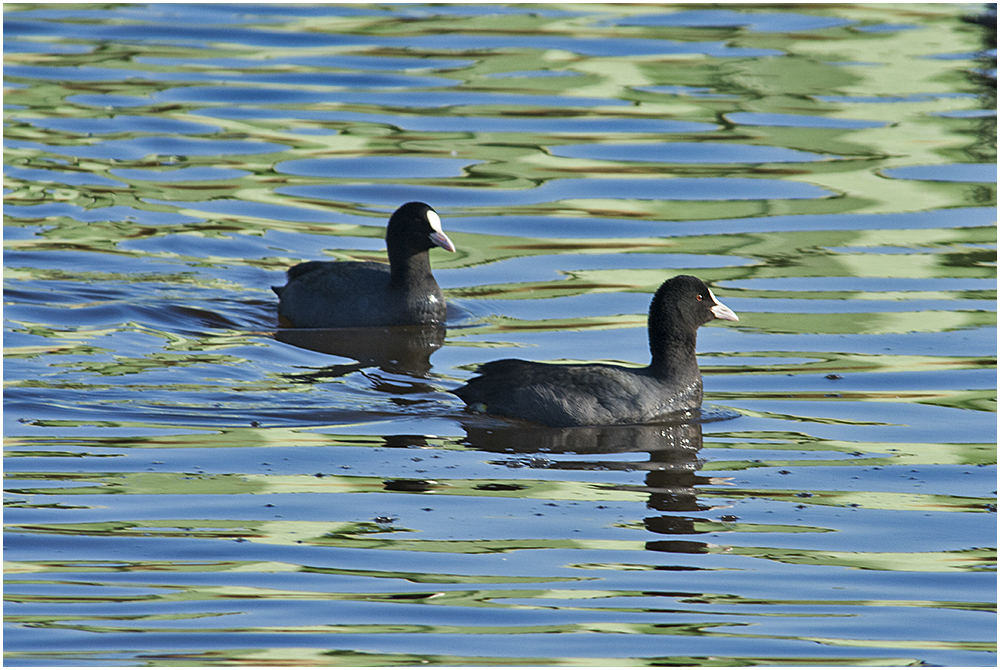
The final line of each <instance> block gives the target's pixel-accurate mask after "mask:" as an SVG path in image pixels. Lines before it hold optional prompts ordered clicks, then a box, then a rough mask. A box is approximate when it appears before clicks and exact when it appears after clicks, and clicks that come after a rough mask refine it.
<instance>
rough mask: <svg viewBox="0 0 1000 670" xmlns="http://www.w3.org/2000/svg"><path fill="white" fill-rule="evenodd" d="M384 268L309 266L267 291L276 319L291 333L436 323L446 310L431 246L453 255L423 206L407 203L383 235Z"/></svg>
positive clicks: (369, 264) (331, 263)
mask: <svg viewBox="0 0 1000 670" xmlns="http://www.w3.org/2000/svg"><path fill="white" fill-rule="evenodd" d="M385 246H386V249H387V250H388V252H389V264H388V265H386V264H385V263H373V262H356V261H309V262H307V263H299V264H298V265H295V266H293V267H291V268H289V270H288V283H287V284H285V285H284V286H272V287H271V288H272V290H273V291H274V292H275V293H277V294H278V298H279V302H278V318H279V323H280V325H282V326H286V327H293V328H352V327H366V326H398V325H406V324H421V323H436V322H442V321H444V319H445V315H446V313H447V306H446V305H445V302H444V296H443V295H442V294H441V289H440V287H438V284H437V282H436V281H434V275H432V274H431V264H430V258H429V256H428V253H427V251H428V250H429V249H430V248H431V247H435V246H437V247H441V248H442V249H447V250H448V251H455V245H454V244H452V243H451V240H449V239H448V236H447V235H445V234H444V231H443V230H442V229H441V218H440V217H439V216H438V214H437V212H435V211H434V210H433V209H432V208H431V207H430V206H429V205H425V204H424V203H422V202H408V203H406V204H405V205H403V206H402V207H400V208H399V209H397V210H396V211H395V212H394V213H393V215H392V217H391V218H390V219H389V226H388V228H386V231H385Z"/></svg>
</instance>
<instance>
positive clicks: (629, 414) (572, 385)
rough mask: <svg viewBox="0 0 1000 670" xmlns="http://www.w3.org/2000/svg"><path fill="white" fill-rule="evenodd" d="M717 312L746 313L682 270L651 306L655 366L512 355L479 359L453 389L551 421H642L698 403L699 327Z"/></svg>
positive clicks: (493, 408)
mask: <svg viewBox="0 0 1000 670" xmlns="http://www.w3.org/2000/svg"><path fill="white" fill-rule="evenodd" d="M712 319H725V320H726V321H739V317H737V316H736V314H735V313H734V312H733V310H731V309H729V308H728V307H726V306H725V305H723V304H722V303H720V302H719V301H718V300H716V298H715V296H714V295H713V294H712V292H711V291H710V290H709V288H708V286H706V285H705V283H704V282H702V281H701V280H700V279H698V278H697V277H690V276H687V275H680V276H678V277H674V278H673V279H668V280H667V281H665V282H663V284H662V285H661V286H660V288H659V289H658V290H657V291H656V295H655V296H653V301H652V304H651V305H650V307H649V322H648V327H649V349H650V351H651V352H652V354H653V360H652V362H651V363H650V364H649V366H648V367H645V368H626V367H622V366H620V365H605V364H599V363H592V364H581V365H559V364H552V363H534V362H531V361H522V360H516V359H509V358H508V359H504V360H499V361H493V362H491V363H486V364H485V365H482V366H480V368H479V376H478V377H475V378H473V379H471V380H469V382H468V383H467V384H466V385H465V386H462V387H461V388H459V389H456V390H455V391H453V393H455V395H457V396H458V397H459V398H461V399H462V400H464V401H465V403H466V405H468V407H467V409H468V410H469V411H472V412H481V413H486V414H494V415H498V416H506V417H511V418H515V419H525V420H527V421H533V422H536V423H541V424H546V425H549V426H596V425H609V424H624V423H643V422H647V421H651V420H653V419H656V418H658V417H661V416H663V415H666V414H670V413H672V412H679V411H682V410H688V409H694V408H696V407H699V406H700V405H701V396H702V387H701V373H700V372H699V371H698V361H697V359H696V358H695V344H696V341H697V334H698V327H699V326H701V325H702V324H704V323H708V322H709V321H711V320H712Z"/></svg>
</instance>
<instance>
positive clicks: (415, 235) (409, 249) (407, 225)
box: [385, 202, 455, 259]
mask: <svg viewBox="0 0 1000 670" xmlns="http://www.w3.org/2000/svg"><path fill="white" fill-rule="evenodd" d="M385 245H386V247H387V248H388V250H389V258H390V259H391V258H392V257H393V256H395V255H399V256H401V257H406V256H410V255H413V254H416V253H420V252H421V251H427V250H428V249H430V248H431V247H441V248H442V249H447V250H448V251H455V245H454V244H452V243H451V240H449V239H448V236H447V235H445V234H444V230H442V229H441V217H440V216H438V213H437V212H435V211H434V209H433V208H432V207H431V206H430V205H427V204H424V203H422V202H408V203H406V204H405V205H403V206H402V207H400V208H399V209H397V210H396V211H395V212H393V214H392V217H391V218H390V219H389V226H388V228H386V231H385Z"/></svg>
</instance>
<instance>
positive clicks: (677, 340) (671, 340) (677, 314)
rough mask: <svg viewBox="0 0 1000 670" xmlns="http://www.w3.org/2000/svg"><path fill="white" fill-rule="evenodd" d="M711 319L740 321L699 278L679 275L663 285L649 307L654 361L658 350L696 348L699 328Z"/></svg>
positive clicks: (651, 346)
mask: <svg viewBox="0 0 1000 670" xmlns="http://www.w3.org/2000/svg"><path fill="white" fill-rule="evenodd" d="M712 319H724V320H726V321H739V320H740V319H739V317H738V316H736V313H735V312H733V310H731V309H729V308H728V307H726V306H725V305H723V304H722V303H721V302H719V301H718V300H717V299H716V297H715V295H714V294H713V293H712V291H711V290H709V288H708V286H706V285H705V282H703V281H702V280H700V279H698V278H697V277H692V276H690V275H678V276H677V277H674V278H673V279H668V280H667V281H665V282H663V284H661V285H660V288H659V289H657V291H656V295H654V296H653V302H652V304H651V305H650V306H649V346H650V349H652V350H653V358H654V359H656V358H657V355H658V352H657V349H660V350H662V348H663V347H664V346H667V347H669V346H671V345H674V344H676V345H682V344H683V345H685V346H690V347H693V346H694V342H695V339H696V338H697V331H698V327H699V326H701V325H702V324H705V323H708V322H709V321H711V320H712Z"/></svg>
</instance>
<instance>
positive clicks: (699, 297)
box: [696, 294, 705, 302]
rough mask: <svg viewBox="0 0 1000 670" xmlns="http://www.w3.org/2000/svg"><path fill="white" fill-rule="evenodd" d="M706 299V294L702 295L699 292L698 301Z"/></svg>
mask: <svg viewBox="0 0 1000 670" xmlns="http://www.w3.org/2000/svg"><path fill="white" fill-rule="evenodd" d="M704 299H705V297H704V296H702V295H700V294H699V295H698V297H697V298H696V300H697V301H698V302H701V301H702V300H704Z"/></svg>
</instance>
